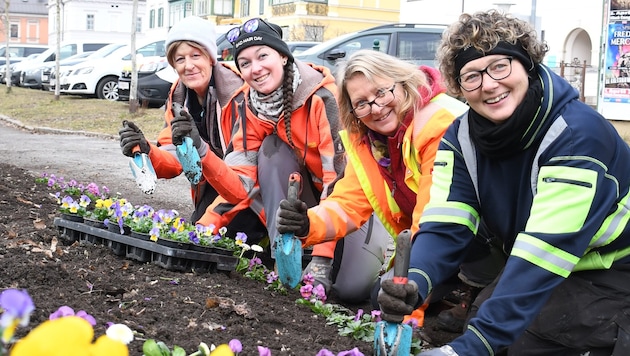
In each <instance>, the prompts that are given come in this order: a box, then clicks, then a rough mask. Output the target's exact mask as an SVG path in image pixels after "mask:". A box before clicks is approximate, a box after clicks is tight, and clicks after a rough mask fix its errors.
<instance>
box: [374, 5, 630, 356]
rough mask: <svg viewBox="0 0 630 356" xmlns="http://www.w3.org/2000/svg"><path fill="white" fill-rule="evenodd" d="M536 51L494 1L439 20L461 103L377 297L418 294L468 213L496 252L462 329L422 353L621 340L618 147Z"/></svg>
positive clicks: (624, 287) (527, 350) (541, 47)
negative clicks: (501, 258) (403, 264)
mask: <svg viewBox="0 0 630 356" xmlns="http://www.w3.org/2000/svg"><path fill="white" fill-rule="evenodd" d="M546 51H547V47H546V45H545V44H544V43H543V42H542V41H540V40H538V39H537V37H536V31H535V30H534V29H533V28H532V27H531V26H530V25H529V24H528V23H527V22H525V21H522V20H519V19H516V18H513V17H510V16H508V15H504V14H501V13H499V12H497V11H495V10H491V11H488V12H479V13H475V14H473V15H470V14H463V15H461V16H460V18H459V21H457V22H455V23H454V24H452V25H451V26H450V27H449V28H448V29H447V30H446V31H445V32H444V35H443V38H442V42H441V45H440V46H439V48H438V61H439V63H440V70H441V72H442V73H444V76H445V80H446V83H447V85H448V87H449V88H450V90H451V91H453V93H456V94H461V95H462V96H463V97H464V98H465V99H466V101H467V102H468V104H469V105H470V110H469V111H468V112H467V113H466V115H464V116H462V117H461V118H460V119H459V120H457V121H455V123H454V124H453V125H452V126H451V127H450V128H449V129H448V131H447V132H446V133H445V135H444V138H443V139H442V143H441V144H440V148H439V150H438V152H437V156H436V158H435V164H434V170H433V179H434V183H435V184H434V185H433V187H432V189H431V199H430V201H429V203H428V204H427V207H426V209H425V210H424V213H423V215H422V218H421V220H420V230H419V232H418V233H417V234H416V235H415V239H414V243H413V246H412V252H411V262H410V268H409V283H408V284H401V285H395V284H393V283H390V282H384V283H383V284H382V285H381V291H380V294H379V298H378V301H379V303H380V305H381V309H382V310H383V312H384V314H385V315H386V318H388V316H389V315H397V314H404V313H405V312H407V310H410V309H413V308H414V307H416V305H417V304H419V303H422V302H423V301H426V300H427V298H431V291H432V286H435V285H436V284H439V283H441V281H443V280H444V279H445V278H447V277H448V276H449V275H450V274H451V273H453V271H455V270H456V269H457V268H458V266H459V264H460V263H461V259H462V257H461V256H462V255H463V252H464V251H465V250H466V249H467V247H468V246H469V245H470V243H471V241H472V240H473V239H474V237H475V234H476V233H477V231H478V230H477V229H478V226H479V223H478V222H479V221H480V219H484V220H485V223H486V226H487V228H488V229H489V230H490V231H491V232H492V233H493V234H494V235H495V236H496V237H497V239H499V240H500V241H501V243H502V247H503V250H504V251H505V252H506V253H507V254H508V255H509V257H508V259H507V262H506V264H505V267H504V268H503V270H502V272H501V274H500V275H499V276H498V277H497V279H496V280H495V283H493V284H492V285H491V286H489V287H487V288H485V289H484V290H483V291H482V292H481V293H480V294H479V297H478V298H477V300H475V302H474V307H473V313H471V316H472V318H471V319H470V320H469V321H468V325H467V328H466V329H465V331H464V333H463V335H461V336H459V337H458V338H456V339H454V340H453V341H452V342H450V343H449V344H448V345H446V346H444V347H442V348H440V349H433V350H430V351H427V352H423V353H421V355H423V356H424V355H426V356H428V355H495V354H498V353H503V352H505V351H507V352H506V353H507V355H587V354H588V355H622V354H627V353H628V350H630V333H629V331H630V298H629V297H628V296H629V295H630V287H629V286H630V284H629V283H628V280H630V189H629V188H630V169H628V162H630V148H629V147H628V144H627V143H626V142H624V140H623V139H622V138H621V137H620V136H619V135H618V133H617V132H616V131H615V129H614V127H613V126H612V125H611V124H610V123H609V122H608V121H607V120H606V119H605V118H604V117H602V116H601V115H600V114H599V113H597V112H596V111H595V110H593V109H592V108H590V107H589V106H587V105H586V104H584V103H582V102H580V101H579V100H578V92H577V91H576V90H575V89H574V88H573V87H571V86H570V85H569V83H567V82H566V81H565V80H564V79H563V78H561V77H559V76H558V75H556V74H555V73H554V72H552V71H551V70H550V69H549V68H548V67H546V66H545V65H543V64H542V60H543V57H544V55H545V53H546ZM475 312H476V313H475Z"/></svg>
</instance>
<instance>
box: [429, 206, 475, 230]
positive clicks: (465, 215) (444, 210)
mask: <svg viewBox="0 0 630 356" xmlns="http://www.w3.org/2000/svg"><path fill="white" fill-rule="evenodd" d="M426 222H446V223H454V224H459V225H465V226H467V227H468V228H469V229H470V231H472V232H473V234H477V229H478V228H479V215H478V214H477V213H476V212H475V211H474V210H473V209H471V208H470V206H469V205H466V204H463V203H458V202H441V203H440V205H439V206H437V204H431V203H429V204H428V205H427V207H426V208H425V209H424V213H422V217H421V218H420V224H423V223H426Z"/></svg>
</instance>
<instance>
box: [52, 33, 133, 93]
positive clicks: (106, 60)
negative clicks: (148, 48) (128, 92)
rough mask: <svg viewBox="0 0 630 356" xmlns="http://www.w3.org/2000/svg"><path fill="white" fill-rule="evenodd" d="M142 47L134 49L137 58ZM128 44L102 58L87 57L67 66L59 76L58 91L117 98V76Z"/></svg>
mask: <svg viewBox="0 0 630 356" xmlns="http://www.w3.org/2000/svg"><path fill="white" fill-rule="evenodd" d="M143 48H144V46H140V48H138V49H137V50H136V57H138V60H140V61H141V60H142V58H143V54H142V53H143ZM128 57H130V46H128V45H125V46H124V47H121V48H119V49H117V50H115V51H114V52H112V53H111V54H110V55H108V56H106V57H103V58H96V59H88V60H86V61H84V62H81V63H79V64H76V65H74V66H72V67H70V68H67V70H66V72H65V75H61V76H60V77H59V91H60V92H61V93H64V94H77V95H86V96H96V97H97V98H99V99H107V100H111V101H116V100H118V76H119V75H120V68H122V66H123V63H124V61H125V59H126V58H128Z"/></svg>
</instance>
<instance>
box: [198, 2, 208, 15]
mask: <svg viewBox="0 0 630 356" xmlns="http://www.w3.org/2000/svg"><path fill="white" fill-rule="evenodd" d="M205 15H209V13H208V1H206V0H202V1H197V16H205Z"/></svg>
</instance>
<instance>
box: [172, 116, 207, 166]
mask: <svg viewBox="0 0 630 356" xmlns="http://www.w3.org/2000/svg"><path fill="white" fill-rule="evenodd" d="M175 114H176V116H175V117H174V118H173V121H171V135H172V136H171V139H172V140H173V144H175V145H181V144H182V142H183V141H184V137H186V136H189V137H190V138H191V139H192V140H193V145H194V146H195V148H196V149H197V152H199V157H203V156H205V155H206V153H207V152H208V144H206V143H205V142H204V141H202V140H201V136H200V135H199V130H198V129H197V124H195V121H194V120H193V118H192V116H190V114H189V113H188V111H186V109H182V110H180V111H179V112H178V113H175Z"/></svg>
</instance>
